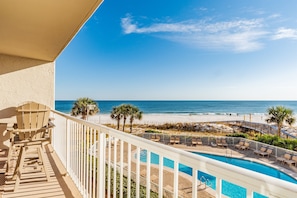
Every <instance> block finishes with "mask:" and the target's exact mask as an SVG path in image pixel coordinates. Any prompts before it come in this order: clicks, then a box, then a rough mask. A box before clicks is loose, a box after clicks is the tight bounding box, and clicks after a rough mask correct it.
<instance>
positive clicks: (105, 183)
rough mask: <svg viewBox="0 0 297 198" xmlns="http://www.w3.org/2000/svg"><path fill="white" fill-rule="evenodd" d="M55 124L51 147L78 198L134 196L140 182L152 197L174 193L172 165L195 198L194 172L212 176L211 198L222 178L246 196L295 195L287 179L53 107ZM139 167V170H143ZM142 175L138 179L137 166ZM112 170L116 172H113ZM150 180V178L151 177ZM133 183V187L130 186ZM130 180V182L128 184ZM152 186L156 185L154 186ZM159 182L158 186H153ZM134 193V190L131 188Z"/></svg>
mask: <svg viewBox="0 0 297 198" xmlns="http://www.w3.org/2000/svg"><path fill="white" fill-rule="evenodd" d="M53 115H54V118H55V119H54V124H55V128H54V131H53V134H52V135H53V139H52V145H53V148H54V150H55V152H56V153H57V154H58V156H59V158H60V160H61V161H62V163H63V164H64V166H65V168H66V169H67V172H68V174H69V175H70V176H71V178H72V179H73V181H74V182H75V184H76V185H77V187H78V189H79V190H80V192H81V194H82V195H83V197H91V198H95V197H96V198H98V197H99V198H102V197H112V196H113V197H124V194H125V196H127V197H130V195H131V194H133V196H132V195H131V197H140V194H141V192H140V191H141V190H140V188H141V186H145V187H146V189H147V190H146V195H145V196H146V197H150V196H151V194H150V193H151V192H150V190H148V189H152V190H153V191H157V192H156V193H158V197H159V198H161V197H164V196H169V197H179V196H180V194H179V193H180V192H179V185H180V182H179V177H178V175H179V174H180V173H179V170H178V164H179V163H181V164H184V165H186V166H189V167H191V168H192V173H193V174H192V175H191V176H189V177H191V180H192V191H191V192H192V196H191V197H193V198H194V197H195V198H196V197H198V196H197V192H198V184H199V181H198V180H197V175H198V173H197V172H198V170H199V171H202V172H204V173H207V174H210V175H213V176H215V177H216V189H215V190H214V194H215V196H216V197H222V196H223V195H222V180H225V181H228V182H231V183H234V184H236V185H239V186H241V187H243V188H245V189H246V195H247V197H250V198H252V197H253V196H254V193H253V192H256V193H260V194H261V195H264V196H267V197H269V198H272V197H297V188H296V185H295V184H293V183H289V182H286V181H282V180H279V179H275V178H272V177H269V176H265V175H262V174H259V173H256V172H253V171H249V170H246V169H243V168H239V167H234V166H232V165H228V164H225V163H222V162H219V161H215V160H212V159H208V158H205V157H202V156H197V155H195V154H192V153H190V152H186V151H183V150H180V149H175V148H172V147H170V146H167V145H164V144H160V143H156V142H152V141H150V140H147V139H144V138H140V137H137V136H134V135H130V134H127V133H123V132H121V131H117V130H114V129H111V128H108V127H105V126H103V125H98V124H93V123H90V122H87V121H84V120H80V119H76V118H74V117H71V116H68V115H65V114H63V113H60V112H57V111H53ZM143 149H145V150H146V151H147V155H146V156H147V160H146V162H141V161H140V158H139V157H136V156H140V153H141V150H143ZM151 153H155V154H158V155H159V165H154V166H157V168H158V175H157V182H155V183H151V174H150V173H151V167H152V166H153V165H152V164H151V162H150V160H148V159H150V157H151ZM164 158H168V159H171V160H173V161H174V168H173V169H172V174H173V182H172V183H173V185H172V189H173V190H172V192H171V193H172V194H170V195H168V194H167V191H166V190H165V189H163V183H164V179H165V178H164V175H163V171H164V170H165V169H166V170H168V169H167V168H166V167H164V166H163V160H164ZM144 167H145V168H144ZM143 169H145V171H146V175H147V176H146V178H142V177H141V172H142V170H143ZM114 170H115V171H117V174H113V172H114ZM154 181H156V180H155V179H154ZM132 182H133V188H132ZM134 182H135V183H134ZM156 186H157V187H156ZM158 186H161V188H158ZM132 191H135V192H132Z"/></svg>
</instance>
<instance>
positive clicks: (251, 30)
mask: <svg viewBox="0 0 297 198" xmlns="http://www.w3.org/2000/svg"><path fill="white" fill-rule="evenodd" d="M121 25H122V28H123V32H124V33H125V34H132V33H137V34H155V35H157V36H159V37H161V38H164V39H168V40H171V41H174V42H180V43H185V44H189V45H192V46H193V45H194V47H200V48H209V49H224V50H226V49H228V50H231V51H236V52H247V51H254V50H258V49H260V48H261V47H262V43H261V42H260V39H261V38H262V37H263V36H264V35H265V34H267V32H265V31H263V30H261V27H262V20H261V19H252V20H235V21H225V22H216V23H212V21H211V20H197V21H194V20H190V21H182V22H179V23H155V24H151V25H150V26H146V27H140V26H138V25H137V22H134V21H133V20H132V17H131V16H130V15H127V16H126V17H125V18H122V20H121Z"/></svg>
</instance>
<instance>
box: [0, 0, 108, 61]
mask: <svg viewBox="0 0 297 198" xmlns="http://www.w3.org/2000/svg"><path fill="white" fill-rule="evenodd" d="M102 1H103V0H88V1H83V0H73V1H69V0H42V1H41V0H26V1H19V0H2V1H0V27H1V28H0V54H6V55H12V56H20V57H27V58H33V59H39V60H45V61H54V60H55V59H56V58H57V56H58V55H59V54H60V53H61V52H62V50H63V49H64V48H65V47H66V46H67V45H68V43H69V42H70V41H71V40H72V38H73V37H74V36H75V35H76V33H77V32H78V31H79V30H80V28H81V27H82V26H83V24H84V23H85V22H86V21H87V20H88V19H89V17H90V16H91V15H92V14H93V13H94V12H95V10H96V9H97V8H98V7H99V6H100V4H101V3H102Z"/></svg>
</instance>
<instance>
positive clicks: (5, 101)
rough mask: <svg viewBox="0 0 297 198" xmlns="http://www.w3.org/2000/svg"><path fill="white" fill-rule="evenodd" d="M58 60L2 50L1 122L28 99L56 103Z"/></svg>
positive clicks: (0, 64)
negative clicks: (25, 56)
mask: <svg viewBox="0 0 297 198" xmlns="http://www.w3.org/2000/svg"><path fill="white" fill-rule="evenodd" d="M54 72H55V63H54V62H45V61H41V60H34V59H27V58H22V57H15V56H7V55H1V54H0V123H5V122H8V121H11V120H13V119H14V115H15V112H14V109H15V107H16V106H18V105H20V104H21V103H23V102H26V101H35V102H38V103H42V104H45V105H47V106H49V107H51V108H53V106H54V87H55V84H54V75H55V74H54Z"/></svg>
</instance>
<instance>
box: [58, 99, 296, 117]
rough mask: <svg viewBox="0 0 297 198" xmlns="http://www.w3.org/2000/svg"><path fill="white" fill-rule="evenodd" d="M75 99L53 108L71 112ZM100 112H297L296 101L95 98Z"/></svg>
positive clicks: (59, 102) (232, 113)
mask: <svg viewBox="0 0 297 198" xmlns="http://www.w3.org/2000/svg"><path fill="white" fill-rule="evenodd" d="M75 101H76V100H62V101H61V100H56V101H55V109H56V110H58V111H61V112H64V113H69V112H71V109H72V107H73V104H74V102H75ZM95 102H97V104H98V106H99V109H100V113H103V114H108V113H110V112H111V111H112V108H113V107H116V106H119V105H121V104H124V103H130V104H132V105H134V106H137V107H138V108H139V109H140V111H142V112H144V113H145V114H148V113H157V114H160V113H161V114H162V113H163V114H164V113H166V114H208V115H209V114H217V115H230V114H231V115H246V114H265V113H267V109H268V108H269V107H272V106H280V105H282V106H286V107H288V108H291V109H292V110H293V111H294V112H297V102H296V101H206V100H203V101H192V100H191V101H184V100H183V101H181V100H179V101H176V100H175V101H173V100H169V101H165V100H163V101H157V100H150V101H148V100H143V101H140V100H125V101H123V100H95Z"/></svg>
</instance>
